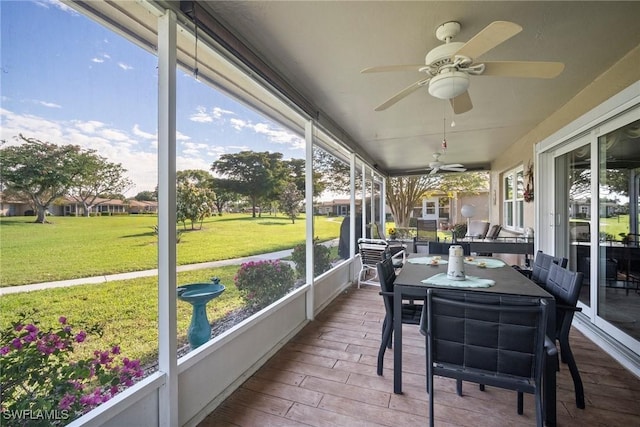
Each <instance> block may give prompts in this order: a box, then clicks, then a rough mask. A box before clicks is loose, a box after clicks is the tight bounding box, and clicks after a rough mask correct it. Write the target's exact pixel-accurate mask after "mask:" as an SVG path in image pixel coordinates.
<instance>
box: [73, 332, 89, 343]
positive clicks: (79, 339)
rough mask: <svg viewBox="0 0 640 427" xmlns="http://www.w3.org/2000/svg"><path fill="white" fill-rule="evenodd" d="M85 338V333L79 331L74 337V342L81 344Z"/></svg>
mask: <svg viewBox="0 0 640 427" xmlns="http://www.w3.org/2000/svg"><path fill="white" fill-rule="evenodd" d="M85 338H87V333H86V332H85V331H80V332H78V334H77V335H76V338H75V341H76V342H83V341H84V340H85Z"/></svg>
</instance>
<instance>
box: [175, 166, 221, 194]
mask: <svg viewBox="0 0 640 427" xmlns="http://www.w3.org/2000/svg"><path fill="white" fill-rule="evenodd" d="M212 180H213V176H211V174H210V173H209V172H208V171H205V170H202V169H186V170H181V171H178V172H176V181H177V182H178V183H187V182H189V183H191V184H193V185H195V186H196V187H198V188H204V189H210V190H212V185H211V181H212Z"/></svg>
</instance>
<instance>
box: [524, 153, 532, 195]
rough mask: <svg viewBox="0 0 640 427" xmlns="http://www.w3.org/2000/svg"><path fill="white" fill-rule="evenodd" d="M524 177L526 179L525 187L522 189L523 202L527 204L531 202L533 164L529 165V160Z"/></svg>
mask: <svg viewBox="0 0 640 427" xmlns="http://www.w3.org/2000/svg"><path fill="white" fill-rule="evenodd" d="M524 176H525V178H526V179H527V185H526V186H525V188H524V201H525V202H527V203H529V202H533V163H531V160H529V162H528V163H527V169H526V171H525V173H524Z"/></svg>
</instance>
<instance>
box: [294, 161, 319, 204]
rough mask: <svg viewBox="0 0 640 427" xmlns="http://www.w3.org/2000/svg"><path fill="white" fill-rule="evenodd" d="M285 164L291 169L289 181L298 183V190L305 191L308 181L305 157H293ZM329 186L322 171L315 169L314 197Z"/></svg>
mask: <svg viewBox="0 0 640 427" xmlns="http://www.w3.org/2000/svg"><path fill="white" fill-rule="evenodd" d="M285 165H286V166H287V168H288V169H289V174H288V175H289V176H288V179H289V181H292V182H294V183H295V184H296V187H297V188H298V191H300V192H301V193H302V194H304V193H305V183H306V175H305V160H304V159H291V160H289V161H288V162H285ZM326 187H327V185H326V183H325V182H324V180H323V176H322V173H320V172H319V171H316V170H315V169H314V171H313V197H318V196H319V195H320V194H322V192H323V191H324V190H325V188H326Z"/></svg>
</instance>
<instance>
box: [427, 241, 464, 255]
mask: <svg viewBox="0 0 640 427" xmlns="http://www.w3.org/2000/svg"><path fill="white" fill-rule="evenodd" d="M452 245H456V246H462V251H463V253H464V254H465V255H470V254H471V246H470V245H469V243H468V242H458V243H445V242H429V253H430V254H434V255H449V248H450V247H451V246H452Z"/></svg>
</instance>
